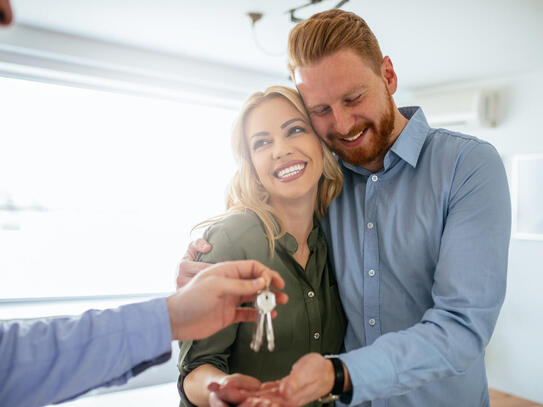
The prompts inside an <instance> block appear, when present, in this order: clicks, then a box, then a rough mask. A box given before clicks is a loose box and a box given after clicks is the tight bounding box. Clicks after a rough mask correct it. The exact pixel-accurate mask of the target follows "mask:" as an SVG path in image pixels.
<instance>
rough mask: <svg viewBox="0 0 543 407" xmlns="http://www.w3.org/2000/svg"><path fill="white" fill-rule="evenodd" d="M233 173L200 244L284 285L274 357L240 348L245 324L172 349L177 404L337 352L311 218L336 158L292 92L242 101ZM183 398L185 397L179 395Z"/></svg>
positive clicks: (324, 265)
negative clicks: (176, 357)
mask: <svg viewBox="0 0 543 407" xmlns="http://www.w3.org/2000/svg"><path fill="white" fill-rule="evenodd" d="M232 146H233V150H234V153H235V155H236V158H237V161H238V170H237V172H236V174H235V176H234V179H233V181H232V184H231V186H230V189H229V192H228V194H227V213H226V214H225V215H223V216H221V217H219V218H215V219H213V220H211V221H208V222H204V224H211V226H210V227H209V228H208V229H207V231H206V233H205V235H204V238H205V239H206V240H207V241H208V242H209V243H211V245H212V246H213V249H212V251H211V252H210V253H208V254H205V255H201V256H200V257H199V260H201V261H205V262H210V263H216V262H219V261H226V260H234V259H236V260H239V259H255V260H258V261H260V262H262V263H263V264H265V265H266V266H268V267H270V268H272V269H273V270H276V271H278V272H279V273H280V274H281V276H282V277H283V278H284V280H285V283H286V287H285V292H286V293H287V294H288V296H289V302H288V304H287V305H285V306H282V307H281V308H280V309H279V310H278V316H277V318H275V319H274V321H273V328H274V333H275V350H274V351H273V352H268V351H267V350H266V343H265V342H264V345H263V346H262V348H261V350H260V352H258V353H255V352H253V351H252V350H250V348H249V345H250V342H251V338H252V335H253V330H254V324H247V323H242V324H238V325H237V326H232V327H229V328H227V329H224V330H223V331H221V332H219V333H218V334H216V335H214V336H212V337H211V338H209V339H206V340H201V341H194V342H192V343H190V342H186V343H183V344H182V345H181V356H180V362H179V369H180V372H181V375H180V380H179V387H180V393H181V395H182V399H183V400H182V403H184V404H189V402H190V403H192V404H195V405H199V406H200V405H208V397H209V391H208V390H207V385H208V384H209V383H210V382H212V381H219V380H221V379H222V378H223V377H224V376H226V375H229V374H233V373H241V374H244V375H249V376H253V377H256V378H258V379H259V380H261V381H272V380H277V379H279V378H281V377H283V376H286V375H287V374H288V373H289V371H290V368H291V366H292V365H293V364H294V362H296V360H298V359H299V358H300V357H301V356H303V355H304V354H306V353H309V352H320V353H322V354H335V353H338V352H339V351H340V350H341V347H342V344H343V335H344V331H345V325H346V323H345V316H344V314H343V309H342V307H341V303H340V300H339V294H338V291H337V284H336V282H335V278H334V275H333V272H332V269H331V266H330V265H329V263H328V255H327V246H326V240H325V237H324V234H323V232H322V230H321V229H320V226H319V223H318V219H319V218H320V217H322V216H323V215H324V213H325V212H326V210H327V208H328V205H329V203H330V202H331V201H332V199H334V198H335V197H336V196H337V195H338V194H339V192H340V190H341V186H342V183H343V178H342V175H341V172H340V170H339V167H338V166H337V163H336V160H335V159H334V157H333V156H332V154H331V153H330V151H329V150H328V149H327V148H326V146H325V145H324V144H323V143H322V142H321V141H320V139H319V138H318V136H317V135H316V134H315V132H314V131H313V129H312V127H311V124H310V121H309V118H308V116H307V114H306V112H305V109H304V107H303V103H302V101H301V99H300V96H299V95H298V93H297V92H296V91H295V90H293V89H290V88H285V87H280V86H274V87H271V88H268V89H267V90H266V91H265V92H263V93H262V92H258V93H255V94H254V95H252V96H251V97H250V98H249V99H248V100H247V102H246V103H245V105H244V107H243V108H242V111H241V114H240V117H239V119H238V122H237V124H236V127H235V128H234V132H233V138H232ZM184 396H186V399H188V400H185V397H184Z"/></svg>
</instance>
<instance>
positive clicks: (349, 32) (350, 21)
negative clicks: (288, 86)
mask: <svg viewBox="0 0 543 407" xmlns="http://www.w3.org/2000/svg"><path fill="white" fill-rule="evenodd" d="M343 49H351V50H353V51H354V52H356V53H357V54H359V55H360V56H361V57H362V58H363V59H364V61H365V63H367V64H368V66H369V67H370V68H371V69H372V70H373V71H374V72H375V73H376V74H377V75H380V73H381V63H382V61H383V54H382V53H381V49H380V48H379V43H378V42H377V38H375V35H374V34H373V32H372V31H371V30H370V28H369V27H368V25H367V24H366V22H365V21H364V20H363V19H362V18H361V17H359V16H357V15H356V14H354V13H351V12H348V11H344V10H339V9H332V10H328V11H324V12H322V13H317V14H315V15H313V16H311V17H310V18H309V19H307V20H305V21H302V22H301V23H299V24H298V25H296V26H295V27H294V28H293V29H292V31H291V32H290V35H289V38H288V60H289V61H288V68H289V70H290V73H291V74H292V75H293V76H294V70H295V69H296V68H297V67H300V66H305V65H309V64H312V63H315V62H317V61H319V60H320V59H321V58H323V57H325V56H328V55H330V54H333V53H334V52H337V51H339V50H343Z"/></svg>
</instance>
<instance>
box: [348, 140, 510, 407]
mask: <svg viewBox="0 0 543 407" xmlns="http://www.w3.org/2000/svg"><path fill="white" fill-rule="evenodd" d="M510 232H511V204H510V197H509V190H508V186H507V178H506V175H505V170H504V167H503V164H502V161H501V159H500V157H499V155H498V153H497V152H496V150H495V149H494V147H492V146H491V145H490V144H488V143H479V142H477V143H473V144H471V145H470V146H469V149H466V150H465V151H463V152H462V153H460V154H459V158H458V160H457V165H456V168H455V173H454V177H453V182H452V186H451V191H450V196H449V201H448V214H447V217H446V223H445V226H444V229H443V233H442V240H441V245H440V252H439V259H438V262H437V265H436V268H435V274H434V285H433V287H432V298H433V301H434V307H433V308H431V309H429V310H427V311H426V312H425V314H424V315H423V317H422V319H421V321H420V322H419V323H417V324H416V325H414V326H412V327H410V328H408V329H406V330H404V331H399V332H390V333H387V334H385V335H383V336H381V337H379V338H378V339H377V340H376V341H375V342H374V343H373V344H372V345H370V346H366V347H363V348H360V349H356V350H353V351H351V352H348V353H345V354H342V355H340V358H341V360H342V361H343V362H344V363H345V365H346V366H347V368H348V370H349V374H350V376H351V380H352V382H353V396H352V400H351V404H353V405H354V404H360V403H361V402H362V401H365V400H374V399H386V398H390V397H392V396H396V395H400V394H403V393H406V392H408V391H410V390H412V389H414V388H416V387H418V386H420V385H422V384H424V383H426V382H429V381H431V380H438V379H440V378H444V377H449V376H454V375H459V374H462V373H463V372H465V371H466V370H467V369H468V368H469V367H470V365H471V364H472V363H473V362H474V361H475V360H477V359H478V358H481V357H482V355H483V353H484V349H485V347H486V345H487V344H488V342H489V340H490V337H491V335H492V332H493V329H494V326H495V323H496V319H497V317H498V313H499V310H500V308H501V305H502V303H503V300H504V296H505V286H506V273H507V256H508V246H509V238H510Z"/></svg>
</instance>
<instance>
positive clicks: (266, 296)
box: [251, 290, 276, 352]
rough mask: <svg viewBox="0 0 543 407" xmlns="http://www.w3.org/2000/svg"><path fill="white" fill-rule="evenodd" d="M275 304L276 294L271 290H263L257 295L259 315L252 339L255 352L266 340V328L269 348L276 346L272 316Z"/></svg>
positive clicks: (252, 347)
mask: <svg viewBox="0 0 543 407" xmlns="http://www.w3.org/2000/svg"><path fill="white" fill-rule="evenodd" d="M275 305H276V304H275V295H273V293H272V292H271V291H270V290H263V291H262V292H260V293H259V294H258V295H257V297H256V300H255V307H256V309H257V310H258V317H257V321H256V327H255V331H254V333H253V340H252V341H251V349H252V350H254V351H255V352H258V351H259V350H260V347H261V346H262V342H263V341H264V330H266V340H267V342H268V350H269V351H270V352H271V351H273V349H274V348H275V338H274V334H273V325H272V317H271V312H272V311H273V310H274V309H275Z"/></svg>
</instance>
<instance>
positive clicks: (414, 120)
mask: <svg viewBox="0 0 543 407" xmlns="http://www.w3.org/2000/svg"><path fill="white" fill-rule="evenodd" d="M399 110H400V113H401V114H402V115H403V116H404V117H405V118H406V119H408V120H409V121H408V122H407V125H406V126H405V128H404V129H403V130H402V132H401V133H400V135H399V136H398V138H397V139H396V141H395V142H394V144H393V145H392V147H391V148H390V150H389V152H388V153H387V154H386V155H385V163H384V164H385V170H386V169H387V167H389V165H390V164H391V163H392V161H393V160H392V158H390V157H388V160H387V156H390V152H391V151H392V152H393V153H394V154H396V155H397V156H398V157H400V158H401V159H402V160H404V161H405V162H407V163H408V164H409V165H411V166H412V167H413V168H416V167H417V161H418V160H419V156H420V151H421V150H422V146H423V145H424V142H425V141H426V137H427V136H428V130H430V126H429V125H428V122H427V121H426V117H425V116H424V113H423V112H422V109H421V108H420V107H417V106H409V107H400V109H399ZM387 161H388V162H387ZM387 164H389V165H387Z"/></svg>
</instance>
